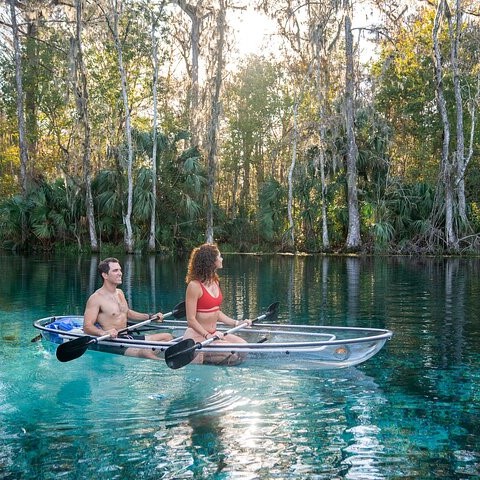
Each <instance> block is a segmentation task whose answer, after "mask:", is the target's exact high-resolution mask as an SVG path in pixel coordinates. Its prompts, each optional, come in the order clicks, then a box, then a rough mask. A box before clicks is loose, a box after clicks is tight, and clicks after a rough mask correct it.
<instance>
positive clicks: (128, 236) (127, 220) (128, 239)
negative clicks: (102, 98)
mask: <svg viewBox="0 0 480 480" xmlns="http://www.w3.org/2000/svg"><path fill="white" fill-rule="evenodd" d="M120 3H121V2H120ZM111 10H112V14H113V22H110V19H109V16H108V15H106V19H107V22H108V26H109V28H110V31H111V33H112V36H113V40H114V43H115V49H116V50H117V60H118V70H119V72H120V79H121V84H122V99H123V108H124V111H125V136H126V140H127V149H128V156H127V209H126V211H123V212H122V215H123V224H124V226H125V232H124V244H125V251H126V252H127V253H133V247H134V245H133V243H134V242H133V231H132V220H131V219H132V209H133V172H132V169H133V144H132V126H131V113H130V105H129V100H128V84H127V74H126V72H125V67H124V65H123V49H122V42H121V40H120V35H119V28H118V23H119V20H120V13H119V2H118V0H113V4H112V9H111Z"/></svg>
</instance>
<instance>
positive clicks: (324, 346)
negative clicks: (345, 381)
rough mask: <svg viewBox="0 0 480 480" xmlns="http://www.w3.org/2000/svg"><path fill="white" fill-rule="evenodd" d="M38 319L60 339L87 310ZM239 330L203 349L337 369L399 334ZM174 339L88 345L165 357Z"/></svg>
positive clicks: (71, 335)
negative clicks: (233, 339)
mask: <svg viewBox="0 0 480 480" xmlns="http://www.w3.org/2000/svg"><path fill="white" fill-rule="evenodd" d="M33 325H34V327H35V328H37V329H39V330H40V332H41V335H42V338H43V339H44V340H46V341H48V342H51V343H54V344H61V343H64V342H68V341H70V340H72V339H75V338H78V337H82V336H85V334H84V333H83V330H82V325H83V317H81V316H56V317H46V318H42V319H40V320H37V321H35V322H34V324H33ZM185 328H186V322H185V321H181V320H165V322H163V323H162V324H161V325H158V326H155V328H154V329H152V328H151V327H150V326H149V327H148V330H146V329H145V327H143V328H140V329H139V332H138V333H141V334H143V335H145V334H148V333H154V332H156V333H161V332H169V333H171V334H172V335H173V337H174V339H176V341H179V340H181V337H182V335H183V333H184V331H185ZM219 330H220V331H221V330H222V329H221V328H220V329H219ZM131 333H133V334H134V333H135V332H131ZM236 334H237V335H240V336H241V337H242V338H244V339H245V340H246V341H247V343H244V344H228V343H225V342H221V343H219V344H215V343H210V344H208V345H206V346H204V347H202V348H200V349H198V350H197V352H198V353H203V354H204V355H203V356H202V357H204V358H208V354H212V356H214V354H222V355H224V356H225V355H230V354H232V355H233V354H238V355H239V356H241V358H242V359H243V361H242V362H241V363H240V365H241V366H242V367H254V366H260V367H263V368H275V369H286V370H289V369H303V370H310V369H335V368H346V367H350V366H354V365H358V364H360V363H362V362H365V361H366V360H368V359H369V358H371V357H372V356H373V355H375V354H376V353H377V352H379V351H380V350H381V348H382V347H383V346H384V345H385V342H386V341H387V340H389V339H390V338H391V337H392V335H393V333H392V332H391V331H390V330H385V329H377V328H357V327H334V326H314V325H291V324H285V325H283V324H266V323H258V324H256V325H253V326H252V327H251V328H244V329H241V330H239V331H238V332H236ZM226 338H228V336H227V337H226ZM174 342H175V340H173V341H172V342H153V341H148V340H138V339H123V338H122V339H107V340H102V341H99V342H97V343H92V344H90V345H89V346H88V348H89V349H90V350H95V351H99V352H104V353H110V354H119V355H123V354H124V353H125V350H126V349H127V348H141V349H148V350H152V351H154V352H156V354H157V356H159V357H160V358H162V357H163V353H164V351H165V350H166V349H167V348H168V347H169V346H172V345H173V344H174ZM205 363H208V362H205ZM208 364H210V363H208Z"/></svg>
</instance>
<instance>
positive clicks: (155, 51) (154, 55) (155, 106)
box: [148, 5, 163, 252]
mask: <svg viewBox="0 0 480 480" xmlns="http://www.w3.org/2000/svg"><path fill="white" fill-rule="evenodd" d="M162 8H163V5H162ZM156 32H157V21H156V18H155V16H154V13H152V60H153V85H152V90H153V126H152V129H153V149H152V211H151V217H150V236H149V239H148V250H149V251H150V252H154V251H155V231H156V215H157V213H156V212H157V126H158V71H159V62H158V39H157V35H156Z"/></svg>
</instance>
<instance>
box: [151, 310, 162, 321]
mask: <svg viewBox="0 0 480 480" xmlns="http://www.w3.org/2000/svg"><path fill="white" fill-rule="evenodd" d="M149 316H150V315H149ZM155 317H156V318H155ZM150 318H153V320H154V321H155V322H158V323H161V322H163V313H162V312H158V313H155V315H152V316H151V317H150Z"/></svg>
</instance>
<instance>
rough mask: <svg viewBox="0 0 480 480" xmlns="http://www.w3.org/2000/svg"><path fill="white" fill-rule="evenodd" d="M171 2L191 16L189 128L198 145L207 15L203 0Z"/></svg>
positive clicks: (193, 142)
mask: <svg viewBox="0 0 480 480" xmlns="http://www.w3.org/2000/svg"><path fill="white" fill-rule="evenodd" d="M171 3H174V4H176V5H178V6H179V7H180V8H181V9H182V10H183V11H184V12H185V13H186V14H187V15H188V17H189V18H190V21H191V30H190V42H191V49H192V56H191V61H192V65H191V72H190V95H189V100H190V101H189V124H190V125H189V129H190V134H191V137H190V145H191V146H197V145H199V142H200V132H199V130H200V127H199V120H198V119H199V107H200V95H199V82H198V71H199V68H198V62H199V58H200V31H201V25H202V22H203V20H204V18H205V17H206V15H204V14H203V13H202V4H203V0H200V1H199V2H197V5H196V6H195V5H192V4H190V3H187V2H186V1H185V0H171Z"/></svg>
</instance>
